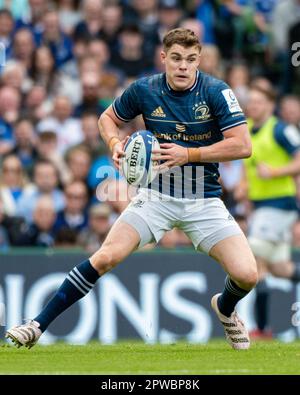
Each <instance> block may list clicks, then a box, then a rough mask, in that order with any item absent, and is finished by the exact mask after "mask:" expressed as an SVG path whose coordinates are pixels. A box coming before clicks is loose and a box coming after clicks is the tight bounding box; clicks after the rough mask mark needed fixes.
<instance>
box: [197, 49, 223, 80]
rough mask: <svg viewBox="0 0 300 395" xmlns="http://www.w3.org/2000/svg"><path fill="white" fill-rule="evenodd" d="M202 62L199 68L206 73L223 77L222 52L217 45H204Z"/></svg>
mask: <svg viewBox="0 0 300 395" xmlns="http://www.w3.org/2000/svg"><path fill="white" fill-rule="evenodd" d="M201 55H202V57H201V62H200V66H199V69H200V70H201V71H203V72H204V73H208V74H211V75H213V76H214V77H216V78H223V71H222V64H221V54H220V51H219V49H218V47H217V46H216V45H212V44H211V45H204V46H203V47H202V51H201Z"/></svg>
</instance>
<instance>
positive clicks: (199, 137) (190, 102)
mask: <svg viewBox="0 0 300 395" xmlns="http://www.w3.org/2000/svg"><path fill="white" fill-rule="evenodd" d="M112 107H113V110H114V112H115V115H116V116H117V117H118V118H119V119H120V120H122V121H125V122H128V121H130V120H131V119H133V118H135V117H136V116H137V115H140V114H142V116H143V119H144V122H145V126H146V129H147V130H150V131H151V132H152V133H154V135H155V136H156V138H157V139H158V141H159V142H160V143H166V142H169V143H170V142H172V143H175V144H179V145H181V146H183V147H203V146H208V145H211V144H214V143H216V142H218V141H221V140H223V138H224V137H223V132H224V131H226V130H227V129H230V128H232V127H235V126H238V125H241V124H243V123H246V119H245V116H244V114H243V112H242V110H241V108H240V106H239V104H238V101H237V99H236V97H235V95H234V93H233V92H232V90H231V89H230V88H229V86H228V85H227V84H226V83H225V82H223V81H221V80H218V79H216V78H214V77H212V76H210V75H208V74H205V73H202V72H199V71H198V72H197V75H196V80H195V83H194V85H193V86H192V87H191V88H190V89H187V90H185V91H174V90H173V89H172V88H171V87H170V86H169V84H168V83H167V80H166V75H165V73H162V74H156V75H153V76H150V77H145V78H141V79H139V80H137V81H135V82H134V83H132V84H131V85H130V86H129V87H128V88H127V89H126V90H125V91H124V93H123V94H122V95H121V96H120V97H118V98H117V99H116V100H115V101H114V102H113V104H112ZM218 167H219V165H218V163H188V164H186V165H184V166H181V169H179V170H181V173H182V175H183V177H182V180H181V182H182V188H181V189H180V193H178V189H176V188H174V177H175V178H176V177H178V174H177V175H173V176H172V175H170V189H169V190H168V191H167V192H166V190H165V189H163V190H162V179H161V176H160V177H157V178H156V179H155V180H154V181H153V182H152V184H151V188H153V189H156V190H159V191H160V192H162V193H167V194H170V195H171V196H174V197H179V198H202V197H205V198H208V197H219V196H220V195H221V192H222V191H221V186H220V184H219V182H218V178H219V171H218ZM200 169H201V170H202V173H201V171H200ZM171 170H172V169H171ZM171 172H172V171H171ZM186 174H187V175H186ZM199 174H200V176H199ZM184 176H186V179H184ZM163 177H165V176H163ZM187 183H188V185H189V186H190V185H192V189H191V188H188V189H189V191H187V188H186V185H187ZM177 185H178V184H177ZM190 189H191V190H192V194H191V192H190Z"/></svg>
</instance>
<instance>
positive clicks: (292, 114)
mask: <svg viewBox="0 0 300 395" xmlns="http://www.w3.org/2000/svg"><path fill="white" fill-rule="evenodd" d="M279 115H280V117H281V118H282V119H283V120H284V121H285V122H286V123H290V124H292V125H295V126H296V127H297V128H298V129H299V133H300V97H299V96H296V95H286V96H283V97H282V99H281V100H280V103H279Z"/></svg>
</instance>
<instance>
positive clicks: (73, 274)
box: [69, 270, 91, 292]
mask: <svg viewBox="0 0 300 395" xmlns="http://www.w3.org/2000/svg"><path fill="white" fill-rule="evenodd" d="M69 276H71V277H72V278H73V280H75V281H76V282H77V283H78V284H79V285H80V286H81V287H82V288H83V289H85V290H86V291H87V292H89V290H90V289H91V287H88V286H87V285H85V284H84V283H83V282H82V281H81V280H80V278H79V277H78V276H77V274H76V273H74V272H73V270H72V271H71V272H70V273H69Z"/></svg>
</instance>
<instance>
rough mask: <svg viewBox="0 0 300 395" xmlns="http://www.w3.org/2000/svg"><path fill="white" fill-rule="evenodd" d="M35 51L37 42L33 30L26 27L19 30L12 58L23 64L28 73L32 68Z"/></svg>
mask: <svg viewBox="0 0 300 395" xmlns="http://www.w3.org/2000/svg"><path fill="white" fill-rule="evenodd" d="M34 49H35V42H34V36H33V33H32V32H31V30H30V29H28V28H25V27H24V28H21V29H20V30H18V31H17V32H16V33H15V35H14V38H13V48H12V58H13V59H15V60H17V61H18V62H21V63H22V64H23V66H24V68H25V70H26V71H27V72H29V70H31V67H32V59H33V52H34Z"/></svg>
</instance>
